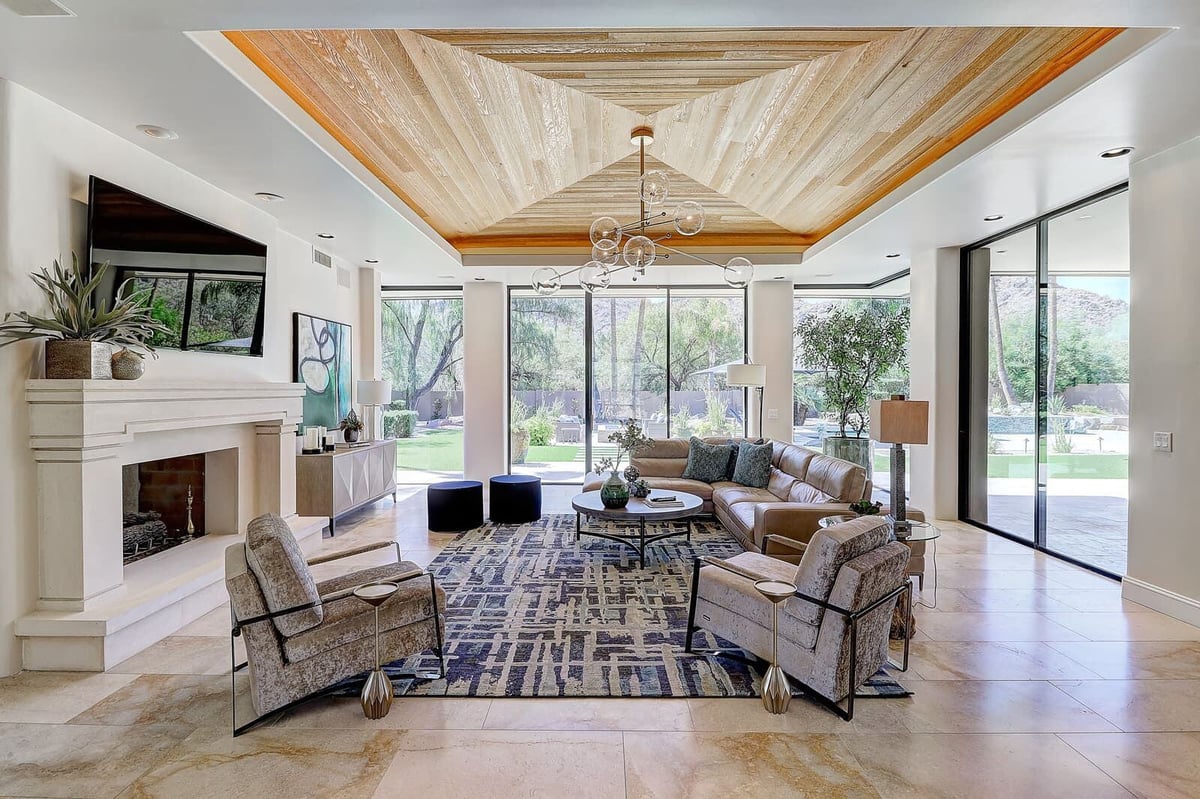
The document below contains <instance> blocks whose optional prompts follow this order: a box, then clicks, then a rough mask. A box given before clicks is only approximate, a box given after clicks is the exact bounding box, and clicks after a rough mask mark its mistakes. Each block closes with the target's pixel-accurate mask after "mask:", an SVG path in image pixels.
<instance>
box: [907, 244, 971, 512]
mask: <svg viewBox="0 0 1200 799" xmlns="http://www.w3.org/2000/svg"><path fill="white" fill-rule="evenodd" d="M959 269H960V267H959V249H958V248H957V247H943V248H941V249H938V250H929V251H926V252H921V253H914V254H913V258H912V266H911V270H912V271H911V273H910V275H909V283H910V286H911V297H910V303H911V304H910V308H911V314H912V322H911V327H910V328H909V334H908V369H909V386H910V388H909V395H910V396H911V397H912V399H918V400H927V401H928V402H929V443H928V444H926V445H924V446H922V445H920V444H914V445H912V446H911V447H909V469H908V472H909V476H910V480H909V484H910V486H911V488H910V489H909V494H910V497H911V503H910V504H911V506H912V507H916V508H920V509H921V510H923V511H924V512H925V513H926V514H927V515H929V516H930V517H933V518H938V519H957V518H958V361H959V356H958V332H959V298H958V295H959Z"/></svg>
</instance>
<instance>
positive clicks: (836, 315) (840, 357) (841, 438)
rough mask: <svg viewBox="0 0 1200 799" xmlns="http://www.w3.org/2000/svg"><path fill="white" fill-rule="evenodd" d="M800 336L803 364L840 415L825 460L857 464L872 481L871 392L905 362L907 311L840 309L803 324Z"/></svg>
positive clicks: (826, 445)
mask: <svg viewBox="0 0 1200 799" xmlns="http://www.w3.org/2000/svg"><path fill="white" fill-rule="evenodd" d="M795 333H796V339H797V341H798V345H797V354H798V356H799V360H800V361H801V362H802V363H804V364H805V365H806V366H809V367H811V368H814V369H818V370H820V372H821V373H822V374H823V376H824V381H823V389H824V392H825V399H826V402H827V408H828V409H829V410H831V411H832V412H833V413H835V414H836V415H837V425H838V434H837V435H836V436H827V437H826V438H825V440H824V442H823V444H822V446H823V449H824V451H825V454H826V455H832V456H833V457H835V458H841V459H842V460H846V461H850V462H851V463H857V464H858V465H860V466H862V467H863V468H864V469H866V470H867V474H868V475H870V474H871V440H870V439H869V438H867V437H866V436H865V435H864V433H865V432H866V430H867V428H868V425H869V422H870V420H869V419H868V418H867V412H868V409H869V407H870V400H871V392H872V390H873V389H874V387H875V385H876V383H877V382H878V380H879V379H880V377H882V376H883V375H884V374H885V373H886V372H887V371H888V370H889V369H891V368H892V367H893V366H896V365H897V364H899V363H901V362H902V361H903V360H904V355H905V345H906V344H907V342H908V308H907V307H905V308H899V309H892V308H889V307H887V306H881V305H876V304H871V305H868V306H865V307H863V308H860V309H857V310H851V309H845V308H835V309H833V310H832V311H830V312H828V313H826V314H820V315H813V316H809V317H807V318H805V319H803V320H802V321H801V322H800V324H798V325H797V326H796V331H795Z"/></svg>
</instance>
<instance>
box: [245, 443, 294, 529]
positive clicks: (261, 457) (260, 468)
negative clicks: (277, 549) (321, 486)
mask: <svg viewBox="0 0 1200 799" xmlns="http://www.w3.org/2000/svg"><path fill="white" fill-rule="evenodd" d="M254 433H255V438H256V439H257V452H256V461H257V471H256V479H257V489H258V496H257V497H256V498H255V499H256V501H257V504H256V507H255V510H254V513H255V515H256V516H257V515H261V514H263V513H276V514H278V515H280V516H282V517H283V518H285V519H287V518H290V517H292V516H295V515H296V425H295V424H291V423H288V422H259V423H258V424H256V425H254ZM244 521H246V522H248V521H249V519H246V520H244ZM245 529H246V527H245V524H243V520H242V519H238V527H237V530H238V531H244V530H245Z"/></svg>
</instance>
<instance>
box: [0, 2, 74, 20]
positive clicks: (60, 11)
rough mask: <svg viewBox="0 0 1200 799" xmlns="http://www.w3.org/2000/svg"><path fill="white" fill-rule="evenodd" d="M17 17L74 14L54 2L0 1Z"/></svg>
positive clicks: (1, 4)
mask: <svg viewBox="0 0 1200 799" xmlns="http://www.w3.org/2000/svg"><path fill="white" fill-rule="evenodd" d="M0 6H4V7H5V8H7V9H9V10H10V11H12V12H13V13H14V14H16V15H17V16H18V17H73V16H75V12H74V11H72V10H71V9H69V8H67V7H66V6H64V5H62V4H61V3H58V2H55V0H0Z"/></svg>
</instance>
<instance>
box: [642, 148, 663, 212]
mask: <svg viewBox="0 0 1200 799" xmlns="http://www.w3.org/2000/svg"><path fill="white" fill-rule="evenodd" d="M638 170H639V175H638V178H639V179H641V178H645V177H646V140H645V139H641V140H639V141H638ZM664 213H665V212H664ZM638 219H640V220H642V222H641V225H642V234H643V235H645V233H646V198H645V197H643V196H642V193H641V192H640V191H639V192H638Z"/></svg>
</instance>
